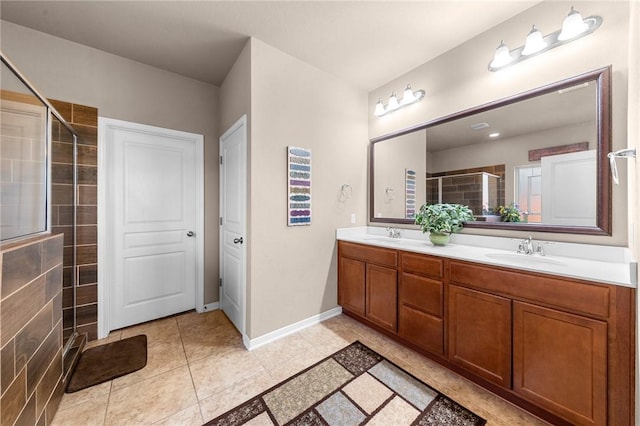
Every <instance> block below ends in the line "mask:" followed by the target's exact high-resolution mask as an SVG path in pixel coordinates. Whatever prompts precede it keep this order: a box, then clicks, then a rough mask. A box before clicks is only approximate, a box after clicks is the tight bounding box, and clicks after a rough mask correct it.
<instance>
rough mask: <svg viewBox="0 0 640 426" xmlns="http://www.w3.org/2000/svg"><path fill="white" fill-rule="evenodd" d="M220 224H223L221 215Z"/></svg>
mask: <svg viewBox="0 0 640 426" xmlns="http://www.w3.org/2000/svg"><path fill="white" fill-rule="evenodd" d="M220 226H222V217H220Z"/></svg>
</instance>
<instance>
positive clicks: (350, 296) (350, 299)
mask: <svg viewBox="0 0 640 426" xmlns="http://www.w3.org/2000/svg"><path fill="white" fill-rule="evenodd" d="M364 297H365V263H364V262H361V261H359V260H353V259H349V258H347V257H340V267H339V270H338V304H340V306H342V307H343V308H344V309H346V310H348V311H351V312H353V313H355V314H358V315H362V316H364V308H365V306H364Z"/></svg>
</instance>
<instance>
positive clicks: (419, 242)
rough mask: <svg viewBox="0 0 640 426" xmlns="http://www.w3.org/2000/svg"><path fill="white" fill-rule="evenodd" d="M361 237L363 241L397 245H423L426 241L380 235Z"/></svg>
mask: <svg viewBox="0 0 640 426" xmlns="http://www.w3.org/2000/svg"><path fill="white" fill-rule="evenodd" d="M363 239H364V240H365V241H378V242H382V243H391V244H398V245H405V244H408V245H424V244H425V243H426V241H423V240H412V239H410V238H391V237H384V236H380V235H372V236H368V237H364V238H363Z"/></svg>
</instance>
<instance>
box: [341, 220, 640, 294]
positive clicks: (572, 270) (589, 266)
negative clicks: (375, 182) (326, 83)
mask: <svg viewBox="0 0 640 426" xmlns="http://www.w3.org/2000/svg"><path fill="white" fill-rule="evenodd" d="M399 231H400V234H401V236H402V238H390V237H388V236H387V235H388V233H387V232H386V230H385V228H382V227H377V226H361V227H354V228H339V229H337V230H336V238H337V239H338V240H340V241H349V242H353V243H360V244H367V245H372V246H378V247H387V248H391V249H397V250H404V251H410V252H414V253H423V254H431V255H434V256H442V257H448V258H451V259H459V260H467V261H470V262H478V263H484V264H488V265H496V266H503V267H508V268H514V269H521V270H525V271H532V272H541V273H547V274H553V275H558V276H562V277H569V278H579V279H583V280H589V281H595V282H598V283H605V284H614V285H620V286H624V287H632V288H635V287H637V262H636V260H635V259H633V258H632V257H631V251H630V250H629V249H628V248H626V247H614V246H601V245H592V244H576V243H560V242H553V243H549V244H548V245H547V244H545V245H544V250H545V254H546V255H545V256H539V255H525V254H516V247H517V245H518V242H517V241H515V240H514V239H511V238H501V237H488V236H482V235H467V234H454V235H452V236H451V242H450V243H449V244H447V245H446V246H434V245H433V244H431V242H430V241H429V239H428V236H427V235H424V234H422V232H420V231H418V230H411V229H399ZM535 242H536V243H537V242H540V241H539V240H535Z"/></svg>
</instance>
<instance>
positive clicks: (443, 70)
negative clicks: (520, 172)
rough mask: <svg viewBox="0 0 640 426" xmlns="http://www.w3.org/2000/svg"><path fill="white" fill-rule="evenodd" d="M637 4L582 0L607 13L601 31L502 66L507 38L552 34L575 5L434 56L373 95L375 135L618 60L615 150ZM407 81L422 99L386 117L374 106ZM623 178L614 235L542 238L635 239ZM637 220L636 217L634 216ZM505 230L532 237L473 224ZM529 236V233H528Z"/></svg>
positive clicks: (523, 17) (623, 122)
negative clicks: (500, 54)
mask: <svg viewBox="0 0 640 426" xmlns="http://www.w3.org/2000/svg"><path fill="white" fill-rule="evenodd" d="M629 4H630V3H629V2H609V1H592V2H591V1H588V2H576V3H574V5H575V7H576V9H577V10H579V11H580V12H581V13H582V15H583V16H589V15H600V16H602V17H603V19H604V22H603V24H602V26H601V27H600V28H599V29H598V30H597V31H596V32H595V33H593V34H591V35H589V36H587V37H584V38H582V39H579V40H577V41H575V42H573V43H571V44H568V45H565V46H560V47H558V48H556V49H554V50H551V51H549V52H546V53H545V54H543V55H540V56H537V57H535V58H532V59H529V60H526V61H524V62H521V63H520V64H516V65H514V66H512V67H509V68H507V69H505V70H502V71H500V72H489V71H488V70H487V65H488V63H489V61H490V60H491V59H492V57H493V53H494V51H495V48H496V47H497V45H498V44H499V42H500V40H501V39H504V41H505V42H506V43H507V44H508V45H509V46H510V47H511V48H512V49H513V48H516V47H518V46H520V45H522V44H523V42H524V38H525V36H526V33H527V31H528V30H529V28H531V24H532V23H534V22H535V23H536V25H537V26H538V27H539V28H541V29H542V31H543V33H545V34H547V33H550V32H552V31H555V30H557V29H559V28H560V26H561V24H562V19H563V18H564V16H566V14H567V12H568V9H569V6H570V4H569V3H566V2H553V1H546V2H543V3H540V4H539V5H536V6H534V7H532V8H531V9H528V10H526V11H525V12H523V13H521V14H520V15H517V16H516V17H514V18H512V19H510V20H508V21H506V22H505V23H502V24H500V25H497V26H496V27H494V28H492V29H491V30H489V31H487V32H485V33H483V34H481V35H479V36H478V37H476V38H474V39H472V40H470V41H468V42H466V43H463V44H462V45H460V46H458V47H457V48H455V49H453V50H451V51H449V52H447V53H445V54H443V55H441V56H440V57H438V58H436V59H434V60H432V61H430V62H427V63H425V64H423V65H421V66H420V67H418V68H416V69H414V70H412V71H409V72H407V73H406V74H405V75H403V76H401V77H399V78H397V79H395V80H393V81H391V82H389V83H388V84H385V85H384V86H382V87H380V88H378V89H376V90H374V91H372V92H370V93H369V103H368V107H369V137H371V138H373V137H377V136H381V135H384V134H388V133H391V132H394V131H397V130H400V129H403V128H407V127H410V126H413V125H417V124H420V123H424V122H428V121H432V120H435V119H437V118H439V117H443V116H445V115H448V114H452V113H455V112H457V111H461V110H465V109H467V108H471V107H474V106H478V105H482V104H485V103H488V102H491V101H494V100H497V99H502V98H505V97H508V96H511V95H514V94H516V93H520V92H523V91H526V90H530V89H534V88H537V87H540V86H544V85H546V84H548V83H551V82H555V81H558V80H562V79H564V78H567V77H571V76H574V75H578V74H582V73H584V72H588V71H592V70H595V69H598V68H602V67H605V66H608V65H612V66H613V77H612V84H613V91H612V93H613V94H612V97H613V117H612V126H613V132H612V136H613V148H614V149H621V148H624V147H626V146H627V86H628V84H627V82H628V73H629V65H628V42H629V40H628V30H629ZM407 83H410V84H411V86H412V87H413V88H414V89H416V90H417V89H425V90H426V96H425V99H424V100H423V101H422V102H419V103H418V104H415V105H412V106H411V107H408V108H405V109H403V110H401V111H399V112H397V113H394V114H389V115H386V116H384V117H381V118H378V117H375V116H374V115H373V108H374V106H375V102H376V101H377V99H378V98H383V99H386V97H388V96H389V93H391V91H396V92H397V91H400V90H401V89H402V88H403V87H404V86H405V85H406V84H407ZM621 179H622V182H621V184H620V185H618V186H615V187H614V188H613V236H612V237H601V236H577V235H570V234H549V233H533V234H532V235H533V237H534V238H539V239H553V240H558V241H579V242H586V243H593V244H606V245H622V246H625V245H627V244H628V236H627V232H628V231H627V230H628V226H627V213H628V209H627V199H628V196H627V184H626V181H627V178H626V166H624V165H623V166H622V170H621ZM634 219H635V218H634ZM464 232H468V233H472V232H473V233H482V234H491V235H504V236H524V234H522V233H518V232H505V231H496V232H490V231H487V230H465V231H464ZM527 235H528V233H527Z"/></svg>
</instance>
